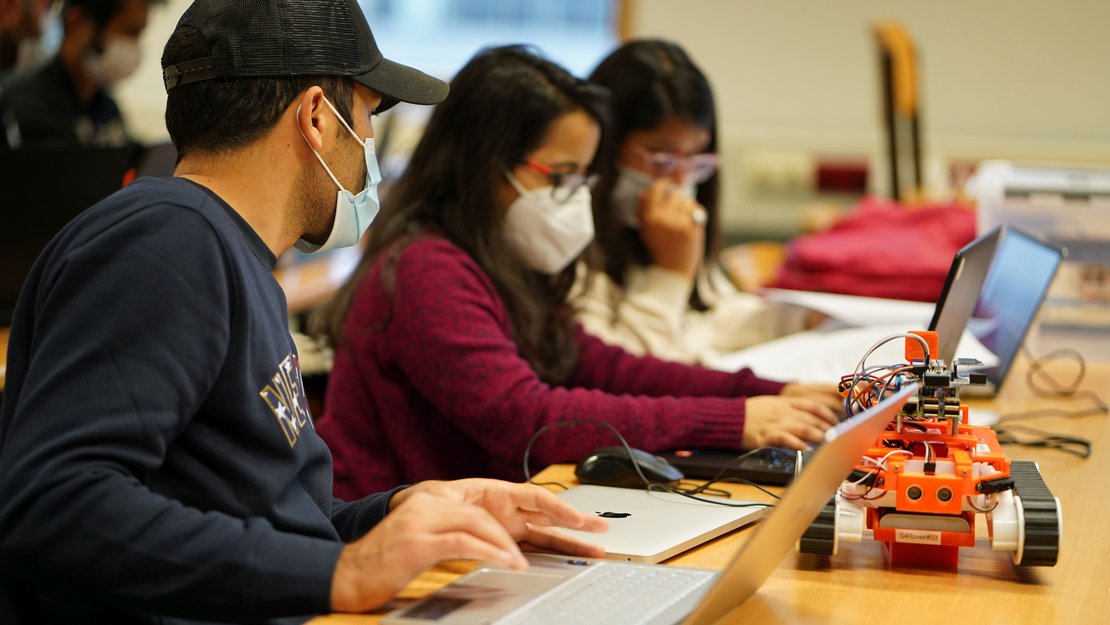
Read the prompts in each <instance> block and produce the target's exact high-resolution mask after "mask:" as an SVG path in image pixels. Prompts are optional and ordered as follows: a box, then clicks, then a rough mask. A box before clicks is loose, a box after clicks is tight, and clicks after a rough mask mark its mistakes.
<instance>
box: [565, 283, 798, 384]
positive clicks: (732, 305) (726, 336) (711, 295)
mask: <svg viewBox="0 0 1110 625" xmlns="http://www.w3.org/2000/svg"><path fill="white" fill-rule="evenodd" d="M587 274H588V271H587V270H586V268H585V265H584V264H583V263H579V266H578V278H577V282H576V283H575V286H574V290H573V291H572V302H573V303H574V304H575V307H576V309H577V315H578V319H579V321H580V322H581V323H582V325H583V327H584V328H585V329H586V331H587V332H589V333H590V334H592V335H594V336H596V337H598V338H600V339H601V340H603V341H605V342H607V343H609V344H611V345H616V346H619V347H622V348H624V349H625V351H628V352H630V353H633V354H637V355H643V354H651V355H653V356H656V357H658V358H662V359H665V360H672V361H675V362H684V363H696V364H701V363H705V362H707V361H711V360H712V359H713V358H712V357H713V356H715V355H718V354H724V353H728V352H733V351H736V350H738V349H743V348H745V347H749V346H751V345H755V344H757V343H762V342H764V341H769V340H771V339H774V338H778V337H780V336H785V335H787V334H791V333H794V332H798V331H801V330H804V329H805V325H806V318H807V315H808V314H809V311H808V310H807V309H805V308H801V307H797V306H792V305H789V304H780V303H771V302H767V301H765V300H764V299H763V298H761V297H759V296H757V295H753V294H751V293H744V292H741V291H738V290H737V289H736V287H734V286H733V284H732V283H731V282H730V281H729V280H728V278H727V277H726V276H725V274H724V272H723V271H722V270H721V269H720V268H719V267H717V266H716V265H714V266H713V267H712V268H711V269H708V270H705V271H701V272H699V275H698V284H699V291H700V292H701V294H702V298H703V300H705V301H706V302H707V303H709V304H711V308H710V310H708V311H706V312H700V311H697V310H694V309H693V308H691V307H690V304H689V299H690V292H691V291H692V290H693V287H694V280H692V279H688V278H686V277H685V276H683V275H681V274H678V273H675V272H673V271H670V270H668V269H663V268H661V267H658V266H655V265H652V266H649V267H632V268H630V269H629V270H628V274H627V276H626V279H625V284H626V287H625V288H623V289H622V288H621V287H620V286H618V285H617V284H615V283H614V282H613V281H612V280H610V279H609V276H607V275H606V274H605V273H603V272H594V273H593V275H592V276H590V277H589V278H587Z"/></svg>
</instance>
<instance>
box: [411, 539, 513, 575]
mask: <svg viewBox="0 0 1110 625" xmlns="http://www.w3.org/2000/svg"><path fill="white" fill-rule="evenodd" d="M427 548H428V549H429V551H430V553H431V556H432V559H434V560H436V561H439V560H449V559H454V558H459V559H464V560H481V561H482V562H493V563H496V564H501V565H504V566H507V567H509V568H511V569H514V570H517V571H523V570H524V569H526V568H528V561H527V560H525V559H524V554H522V553H521V552H520V548H519V547H517V545H516V543H513V550H512V551H507V550H505V549H501V548H499V547H498V546H497V545H494V544H492V543H489V542H486V541H484V540H481V539H479V538H477V537H476V536H474V535H473V534H470V533H468V532H465V531H458V532H446V533H442V534H435V535H433V536H432V537H431V538H430V539H429V540H428V543H427Z"/></svg>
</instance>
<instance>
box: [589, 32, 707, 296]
mask: <svg viewBox="0 0 1110 625" xmlns="http://www.w3.org/2000/svg"><path fill="white" fill-rule="evenodd" d="M590 81H591V82H593V83H595V84H598V85H601V86H602V87H605V88H607V89H608V90H609V92H610V117H611V119H612V124H611V126H609V127H608V128H607V130H608V133H603V135H602V138H601V147H600V148H599V149H598V151H597V157H596V158H595V159H594V165H593V168H594V171H595V172H597V173H598V174H600V176H601V179H600V182H599V183H598V185H597V186H596V187H595V188H594V195H593V201H594V224H595V226H596V230H597V239H596V241H595V244H594V246H593V249H591V251H590V254H589V255H588V258H589V262H590V265H591V268H592V269H595V270H600V271H604V272H605V273H606V274H607V275H608V276H609V278H610V279H611V280H612V281H613V282H614V283H616V284H618V285H621V286H622V287H623V286H624V278H625V273H626V271H627V270H628V268H629V267H630V266H647V265H650V264H651V253H650V252H649V251H648V249H647V246H645V245H644V243H643V241H642V240H641V239H640V232H639V230H636V229H635V228H631V227H629V226H628V225H627V224H625V223H623V222H622V221H621V219H620V217H619V216H618V215H617V213H616V211H614V210H613V209H612V197H613V187H614V185H616V182H617V176H618V174H619V171H620V164H619V163H618V161H617V153H618V151H619V150H620V147H621V144H623V143H624V142H625V140H626V139H627V138H628V135H629V133H631V132H633V131H636V130H649V129H652V128H655V127H657V126H659V125H660V124H662V123H663V122H665V121H667V120H668V119H671V118H675V117H677V118H680V119H684V120H687V121H690V122H692V123H694V124H696V125H698V126H700V127H701V128H704V129H705V130H706V131H708V132H709V146H708V149H709V151H711V152H716V151H717V111H716V108H715V106H714V104H713V90H712V89H711V88H710V86H709V81H708V80H707V79H706V77H705V74H703V73H702V71H701V70H700V69H698V67H697V66H696V65H694V62H693V61H691V60H690V57H688V56H687V55H686V53H685V52H683V50H682V48H680V47H678V46H677V45H675V44H673V43H670V42H667V41H662V40H657V39H645V40H640V41H631V42H629V43H626V44H624V45H623V46H621V47H619V48H617V49H616V50H615V51H614V52H613V53H612V54H610V55H609V56H608V57H606V58H605V60H603V61H602V62H601V64H600V65H598V66H597V68H596V69H595V70H594V72H593V74H591V75H590ZM719 187H720V181H719V176H718V174H717V173H714V174H713V176H712V177H710V178H709V179H708V180H706V181H705V182H703V183H701V184H700V185H698V189H697V200H698V202H699V203H700V204H701V205H702V206H704V207H705V210H706V213H708V214H707V217H708V220H707V221H706V225H705V228H706V230H705V232H706V242H705V264H706V266H709V265H710V264H712V263H714V262H716V258H717V253H718V252H719V251H720V246H721V235H720V215H719V211H718V206H717V204H718V202H717V196H718V189H719ZM690 305H691V306H692V307H693V308H694V309H696V310H707V309H708V306H707V305H706V303H705V301H704V300H703V298H702V296H701V294H700V293H699V292H698V288H697V286H696V285H695V287H694V290H693V292H692V293H691V295H690Z"/></svg>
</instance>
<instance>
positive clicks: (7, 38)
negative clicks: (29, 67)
mask: <svg viewBox="0 0 1110 625" xmlns="http://www.w3.org/2000/svg"><path fill="white" fill-rule="evenodd" d="M52 4H54V0H0V79H2V78H4V77H5V76H6V75H7V74H9V73H11V72H12V71H14V70H16V69H17V68H18V67H19V66H20V65H21V61H22V58H21V57H22V55H23V50H24V49H25V45H26V43H27V42H31V43H33V42H34V41H35V40H37V39H38V38H39V37H41V36H42V31H43V18H44V17H45V16H46V13H47V11H48V10H49V9H50V6H51V5H52Z"/></svg>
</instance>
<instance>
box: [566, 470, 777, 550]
mask: <svg viewBox="0 0 1110 625" xmlns="http://www.w3.org/2000/svg"><path fill="white" fill-rule="evenodd" d="M559 497H561V498H562V499H563V500H564V501H566V502H567V503H569V504H570V505H572V506H574V507H575V508H576V509H578V510H580V511H582V512H584V513H586V514H596V515H598V516H602V517H605V518H606V519H607V520H608V521H609V531H607V532H605V533H604V534H591V533H589V532H575V531H569V530H567V531H566V533H567V534H570V535H573V536H577V537H579V538H581V539H583V540H588V541H590V542H593V543H596V544H599V545H601V546H602V547H604V548H605V557H606V558H609V559H613V560H627V561H629V562H662V561H663V560H666V559H667V558H669V557H671V556H674V555H677V554H679V553H682V552H683V551H686V550H687V549H690V548H691V547H695V546H697V545H700V544H702V543H703V542H705V541H707V540H710V539H712V538H716V537H717V536H720V535H722V534H725V533H727V532H731V531H732V530H734V529H736V528H738V527H743V526H745V525H747V524H749V523H752V522H753V521H756V520H758V519H761V518H763V517H764V516H765V515H766V512H767V506H765V505H763V504H760V503H757V502H745V501H739V500H736V499H720V500H719V501H721V502H722V503H721V504H714V503H709V502H707V501H699V500H696V499H691V498H689V497H684V496H682V495H678V494H675V493H667V492H660V491H648V490H646V489H645V490H636V489H632V488H616V487H613V486H592V485H585V486H575V487H574V488H571V489H569V490H566V491H564V492H562V493H559ZM703 498H704V499H713V498H711V497H703ZM744 504H750V505H747V506H745V507H741V506H742V505H744Z"/></svg>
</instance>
